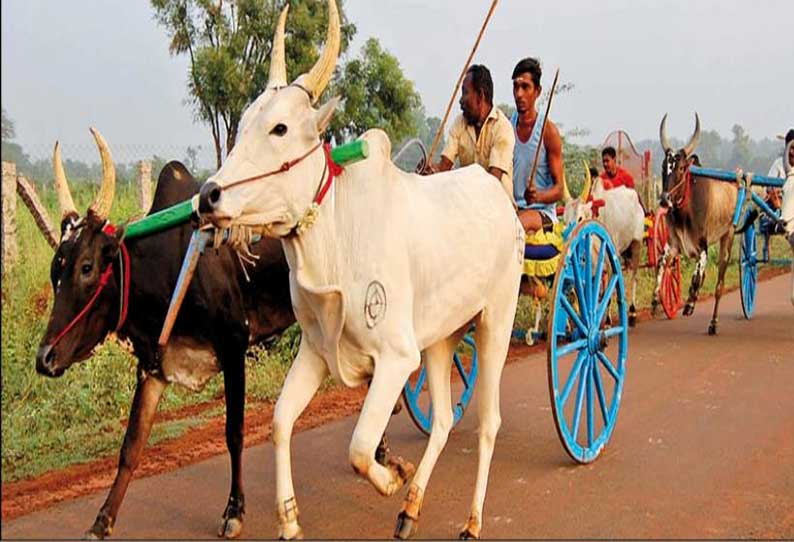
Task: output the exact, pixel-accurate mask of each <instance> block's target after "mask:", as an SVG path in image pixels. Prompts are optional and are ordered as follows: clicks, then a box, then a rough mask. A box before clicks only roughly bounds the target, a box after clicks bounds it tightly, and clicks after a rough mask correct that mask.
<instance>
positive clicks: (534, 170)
mask: <svg viewBox="0 0 794 542" xmlns="http://www.w3.org/2000/svg"><path fill="white" fill-rule="evenodd" d="M559 76H560V68H557V72H556V73H555V74H554V82H553V83H552V84H551V92H550V93H549V101H548V103H546V114H545V115H543V126H541V127H540V142H539V143H538V148H537V149H535V159H534V160H533V161H532V173H530V174H529V179H528V180H527V188H529V187H531V186H535V173H537V171H538V159H539V158H540V148H541V147H542V146H543V132H545V131H546V122H547V121H548V120H549V111H550V110H551V99H552V98H554V89H555V88H557V78H558V77H559Z"/></svg>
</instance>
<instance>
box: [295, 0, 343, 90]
mask: <svg viewBox="0 0 794 542" xmlns="http://www.w3.org/2000/svg"><path fill="white" fill-rule="evenodd" d="M340 43H341V27H340V24H339V10H338V9H337V7H336V2H335V0H328V33H327V35H326V37H325V47H324V48H323V52H322V54H321V55H320V58H319V59H318V60H317V62H316V63H315V65H314V67H312V69H311V71H309V73H307V74H306V75H305V76H303V80H302V81H301V84H302V85H303V88H305V89H306V90H307V91H309V94H311V97H312V98H311V99H312V103H314V102H316V101H317V100H318V99H319V98H320V96H321V95H322V93H323V91H324V90H325V87H326V86H328V82H329V81H330V80H331V76H332V75H333V74H334V68H336V61H337V60H338V59H339V47H340Z"/></svg>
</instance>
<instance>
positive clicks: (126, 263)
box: [50, 223, 130, 348]
mask: <svg viewBox="0 0 794 542" xmlns="http://www.w3.org/2000/svg"><path fill="white" fill-rule="evenodd" d="M102 231H103V232H104V233H106V234H107V235H113V234H114V233H115V232H116V228H115V226H113V224H110V223H107V224H106V225H105V226H104V227H103V228H102ZM119 267H120V269H119V271H120V277H119V282H120V286H121V288H120V302H121V307H120V308H119V320H118V323H117V324H116V329H115V331H118V330H119V329H121V326H122V325H124V322H125V321H126V319H127V308H128V307H129V297H130V255H129V252H127V247H126V246H124V242H123V241H121V242H120V243H119ZM112 275H113V264H112V263H110V264H108V266H107V267H106V268H105V270H104V271H103V272H102V275H101V276H100V277H99V285H98V287H97V289H96V290H95V291H94V294H93V295H92V296H91V299H89V300H88V303H86V304H85V306H84V307H83V308H82V310H81V311H80V312H79V313H77V316H75V317H74V318H73V319H72V321H71V322H69V323H68V324H67V325H66V327H65V328H63V330H62V331H61V332H60V333H58V335H57V336H56V337H55V339H54V340H53V341H52V342H51V343H50V347H51V348H52V347H54V346H55V345H56V344H58V342H60V340H61V339H63V338H64V337H65V336H66V334H67V333H69V332H70V331H71V330H72V328H74V326H76V325H77V323H78V322H79V321H80V320H82V319H83V318H84V317H85V315H86V314H88V311H89V310H91V307H93V306H94V303H96V300H97V299H98V298H99V294H101V293H102V290H104V289H105V286H107V283H108V281H109V280H110V277H111V276H112Z"/></svg>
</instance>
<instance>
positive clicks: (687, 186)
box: [667, 167, 692, 208]
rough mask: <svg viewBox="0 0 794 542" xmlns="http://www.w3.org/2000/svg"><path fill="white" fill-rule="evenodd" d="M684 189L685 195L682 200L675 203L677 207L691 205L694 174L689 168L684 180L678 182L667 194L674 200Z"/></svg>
mask: <svg viewBox="0 0 794 542" xmlns="http://www.w3.org/2000/svg"><path fill="white" fill-rule="evenodd" d="M681 188H683V189H684V195H683V196H682V197H681V199H680V200H678V201H677V202H675V205H676V207H679V208H680V207H686V206H687V204H689V196H690V193H691V191H692V172H691V171H690V169H689V167H687V168H686V173H685V174H684V178H683V179H681V180H680V181H678V182H677V183H676V184H675V185H674V186H673V187H672V188H671V189H670V190H668V191H667V193H668V194H669V195H670V197H671V198H672V196H673V194H675V193H676V192H678V191H679V190H681Z"/></svg>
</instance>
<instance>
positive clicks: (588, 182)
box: [579, 162, 593, 202]
mask: <svg viewBox="0 0 794 542" xmlns="http://www.w3.org/2000/svg"><path fill="white" fill-rule="evenodd" d="M584 175H585V177H584V187H582V194H581V195H580V196H579V201H583V202H584V201H587V200H588V199H590V189H591V188H592V187H593V177H592V176H591V175H590V166H588V165H587V162H585V164H584Z"/></svg>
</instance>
